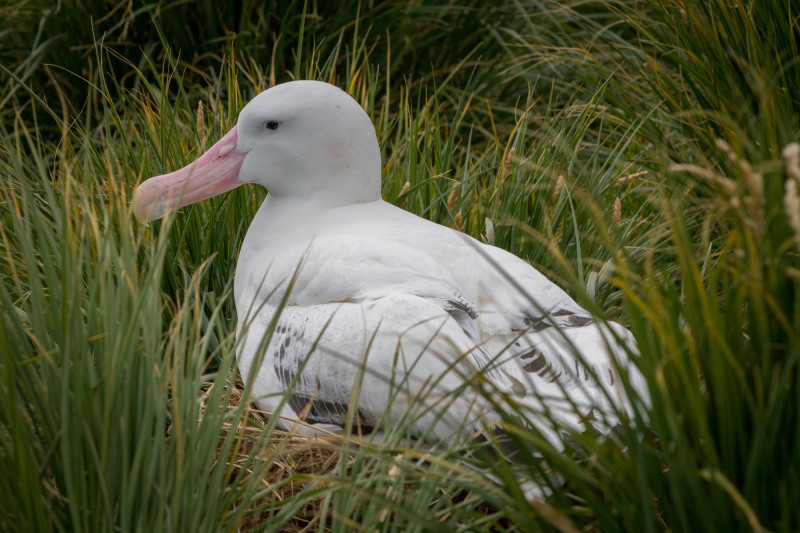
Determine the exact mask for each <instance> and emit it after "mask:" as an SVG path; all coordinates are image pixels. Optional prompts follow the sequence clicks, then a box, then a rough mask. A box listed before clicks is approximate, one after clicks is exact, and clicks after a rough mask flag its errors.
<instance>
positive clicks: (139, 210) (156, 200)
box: [133, 126, 247, 223]
mask: <svg viewBox="0 0 800 533" xmlns="http://www.w3.org/2000/svg"><path fill="white" fill-rule="evenodd" d="M237 139H238V135H237V133H236V127H235V126H234V127H233V129H232V130H231V131H229V132H228V133H226V134H225V136H224V137H223V138H222V139H220V140H219V141H218V142H217V143H216V144H215V145H214V146H212V147H211V148H210V149H209V150H208V151H207V152H206V153H204V154H203V155H202V156H200V158H199V159H198V160H197V161H195V162H193V163H191V164H189V165H187V166H185V167H183V168H182V169H180V170H176V171H175V172H171V173H169V174H164V175H163V176H155V177H153V178H150V179H149V180H147V181H145V182H144V183H142V184H141V185H139V187H137V189H136V192H135V193H134V195H133V212H134V214H135V215H136V218H138V219H139V221H140V222H142V223H145V222H150V221H151V220H156V219H159V218H161V217H163V216H164V214H165V213H166V212H167V211H174V210H176V209H180V208H181V207H183V206H185V205H189V204H193V203H195V202H199V201H201V200H205V199H207V198H211V197H212V196H216V195H218V194H222V193H224V192H225V191H229V190H231V189H233V188H235V187H238V186H239V185H241V184H242V183H241V182H240V181H239V179H238V178H239V169H241V168H242V162H243V161H244V158H245V156H246V155H247V154H246V153H243V152H238V151H236V141H237Z"/></svg>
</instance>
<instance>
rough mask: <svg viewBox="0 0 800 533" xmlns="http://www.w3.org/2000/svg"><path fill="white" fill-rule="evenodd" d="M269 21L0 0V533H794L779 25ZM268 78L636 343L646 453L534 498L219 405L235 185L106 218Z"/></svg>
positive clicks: (620, 14)
mask: <svg viewBox="0 0 800 533" xmlns="http://www.w3.org/2000/svg"><path fill="white" fill-rule="evenodd" d="M281 4H282V3H279V2H268V3H265V4H262V3H260V2H243V3H241V5H240V4H239V3H235V2H231V3H230V5H218V4H216V3H212V2H200V3H197V4H189V3H180V2H179V3H168V2H165V3H162V4H158V3H139V2H130V3H122V4H119V5H116V4H112V3H106V2H101V1H94V2H85V3H78V2H72V1H65V2H61V3H60V4H59V5H58V8H57V9H56V8H54V7H53V6H51V3H50V2H22V3H19V4H17V5H7V6H5V7H0V13H2V16H3V20H4V23H3V25H2V27H0V65H2V68H0V243H1V244H0V281H1V282H0V300H2V314H0V472H2V475H0V530H15V531H44V530H58V531H111V530H113V529H115V528H119V529H121V530H123V531H131V530H137V531H140V530H141V531H167V530H171V531H232V530H236V529H237V528H244V529H260V530H265V531H277V530H282V529H289V530H291V529H300V528H302V527H303V526H305V525H306V524H310V528H311V530H335V531H350V530H353V529H359V528H362V527H363V529H364V530H369V531H374V530H381V531H384V530H394V531H414V530H416V531H420V530H435V531H444V530H459V531H460V530H478V529H481V530H488V529H492V528H493V529H495V530H522V531H538V530H546V531H551V530H558V531H587V530H597V531H604V532H609V531H622V530H631V531H665V530H671V531H743V530H759V531H797V530H799V529H800V518H799V517H800V513H798V512H797V502H800V387H798V382H797V380H798V370H800V363H798V359H799V358H800V338H799V336H800V307H798V303H800V256H799V255H798V253H799V252H800V197H799V196H798V189H800V148H797V147H796V145H795V146H794V147H793V146H791V145H790V143H792V142H796V141H798V140H800V53H798V47H800V27H798V19H799V18H800V8H798V6H797V5H796V3H793V2H789V1H771V2H751V3H747V2H745V3H738V4H737V3H735V2H727V1H723V0H714V1H711V2H702V3H701V2H697V3H695V4H697V5H690V3H688V2H681V1H678V0H674V1H670V0H655V1H653V2H635V1H630V2H623V1H620V2H608V3H607V2H603V3H600V2H596V3H594V2H583V1H567V2H548V1H529V2H505V1H504V2H479V1H470V0H464V1H463V2H459V3H456V2H445V1H440V2H426V3H424V4H423V3H422V2H374V3H373V2H364V3H363V4H364V5H363V6H362V7H361V10H360V13H357V12H356V11H353V10H352V7H351V6H352V3H351V2H335V1H334V2H308V3H307V5H304V4H303V3H302V2H294V3H284V4H286V5H281ZM374 4H377V5H374ZM373 5H374V6H373ZM370 6H373V7H370ZM304 13H305V14H304ZM294 78H316V79H322V80H326V81H331V82H332V83H335V84H337V85H339V86H340V87H342V88H344V89H346V90H348V91H349V92H350V93H351V94H352V95H353V96H354V97H355V98H356V99H357V100H359V101H360V102H361V103H362V105H363V106H364V107H365V108H366V109H367V110H368V112H369V113H370V115H371V116H372V117H373V118H374V121H375V125H376V129H377V131H378V135H379V139H380V141H381V146H382V150H383V155H384V163H385V168H384V176H383V190H384V197H385V198H386V199H387V200H388V201H392V202H396V203H398V204H400V203H402V204H403V206H404V208H405V209H407V210H409V211H412V212H414V213H417V214H420V215H422V216H424V217H427V218H429V219H432V220H435V221H437V222H440V223H443V224H448V225H451V226H458V227H460V228H463V230H464V231H465V232H467V233H469V234H471V235H473V236H481V235H483V236H484V238H485V239H489V240H494V242H495V243H496V244H498V245H499V246H502V247H503V248H506V249H509V250H511V251H513V252H514V253H517V254H518V255H520V256H522V257H524V258H526V259H527V260H529V261H530V262H531V263H532V264H534V265H535V266H537V268H539V269H540V270H542V271H543V272H545V273H546V274H548V275H549V276H550V277H551V278H552V279H555V280H558V281H559V283H560V284H561V285H562V286H565V287H567V288H568V290H569V291H570V292H571V293H572V294H573V295H574V296H575V297H576V298H577V299H578V300H579V301H580V302H581V303H582V304H583V305H584V306H586V307H587V308H588V309H591V310H592V311H593V312H595V313H598V314H600V315H604V316H607V317H610V318H613V319H615V320H618V321H621V322H623V323H625V324H628V325H629V326H630V328H631V330H632V331H633V332H634V334H635V336H636V338H637V341H638V344H639V349H640V351H641V352H642V354H643V356H642V358H641V367H642V370H643V372H644V373H645V375H646V376H647V378H648V381H649V383H650V387H651V391H652V396H653V408H652V410H651V412H650V413H649V414H648V416H649V430H648V432H647V435H646V436H645V437H644V438H643V439H637V438H635V437H634V436H633V433H632V431H626V430H623V431H622V432H621V437H620V438H621V439H622V440H623V441H625V443H626V445H627V449H626V451H624V452H623V451H620V447H619V446H616V445H614V444H613V443H611V442H609V441H602V440H600V441H598V440H596V439H594V438H593V437H591V436H587V435H580V436H575V438H576V439H577V440H578V441H579V442H580V444H581V446H582V448H583V450H582V451H581V452H580V453H578V452H577V451H576V452H571V453H566V454H552V453H550V452H548V450H547V449H546V447H543V449H542V453H543V454H544V455H545V456H546V457H548V459H549V462H550V465H551V466H552V467H553V468H554V469H555V470H557V471H558V472H559V473H560V474H561V475H562V476H563V477H564V478H565V480H566V485H565V488H563V489H562V488H557V490H556V491H555V493H554V495H553V496H552V497H551V498H549V499H548V500H547V501H546V502H540V501H534V502H528V501H526V500H525V498H524V497H523V496H522V495H521V493H520V492H519V491H518V490H517V489H516V481H514V478H513V477H511V476H508V475H505V474H501V475H500V479H501V484H500V485H496V484H494V483H492V482H490V481H489V480H487V479H486V478H484V477H482V476H480V475H478V474H477V473H476V472H475V471H473V470H471V469H467V468H465V467H464V466H463V463H462V461H461V460H462V458H463V456H464V455H463V453H462V452H463V451H462V450H459V449H441V450H440V449H434V450H430V451H423V450H421V449H414V448H411V449H401V448H400V447H399V446H392V445H390V444H389V445H387V446H386V447H385V449H371V448H370V447H363V446H362V447H354V446H353V445H352V443H349V442H347V441H345V443H344V447H345V448H344V450H341V448H340V447H339V448H332V449H330V450H329V449H327V448H325V447H322V448H320V447H319V446H318V445H315V444H314V443H302V442H301V443H298V442H296V441H293V440H290V439H287V438H286V437H285V436H284V435H283V434H280V433H279V432H273V431H272V425H271V424H270V423H269V422H266V421H264V420H263V419H262V418H260V417H258V416H256V415H254V414H253V413H252V412H251V411H250V407H249V404H248V402H246V401H244V402H239V401H238V400H239V398H240V395H241V390H242V386H241V384H239V385H238V386H237V384H236V382H235V378H236V369H235V363H234V353H233V347H234V342H233V336H232V334H233V328H234V324H235V316H234V310H233V306H232V300H231V297H230V288H231V280H232V275H233V269H234V267H235V259H236V255H237V250H238V246H239V245H240V243H241V239H242V237H243V235H244V231H245V230H246V228H247V226H248V224H249V220H250V218H251V217H252V215H253V213H254V212H255V209H256V208H257V206H258V204H259V202H260V200H261V198H262V197H263V191H260V190H255V189H252V188H248V187H243V188H240V189H239V190H236V191H234V192H233V193H229V194H227V195H225V196H222V197H219V198H215V199H212V200H209V201H206V202H204V203H202V204H198V205H195V206H192V207H190V208H187V209H184V210H183V211H182V212H181V213H178V214H177V215H176V216H174V217H173V218H172V219H171V220H170V221H167V222H163V223H161V222H159V223H155V224H153V225H152V227H150V228H145V227H143V226H140V225H139V224H138V223H136V222H135V221H134V220H133V219H132V217H131V212H130V208H129V203H130V199H131V197H132V192H133V189H134V187H135V185H136V184H137V183H138V182H140V181H142V180H144V179H146V178H147V177H149V176H151V175H153V174H158V173H162V172H163V171H168V170H172V169H175V168H177V167H179V166H182V165H183V164H184V163H185V162H187V161H189V160H190V159H192V158H193V157H195V156H196V155H198V154H199V153H201V152H202V151H203V150H204V149H205V148H207V147H208V146H210V145H211V144H212V143H213V142H214V140H216V139H217V138H218V137H219V136H220V135H221V134H222V133H223V132H225V131H227V129H228V128H229V127H230V126H231V125H232V124H233V123H234V122H235V120H236V115H237V113H238V110H239V109H240V108H241V107H242V105H243V103H244V102H246V101H247V100H248V99H250V98H251V97H252V96H253V95H255V94H257V93H258V92H259V91H261V90H263V89H265V88H267V87H269V86H270V85H272V84H274V83H278V82H282V81H288V80H290V79H294ZM787 146H789V147H788V148H787V149H786V150H784V149H785V148H786V147H787ZM406 184H407V185H406ZM487 220H488V221H487ZM245 390H246V387H245ZM639 425H640V426H641V422H640V423H639ZM520 439H521V440H530V441H533V442H535V443H538V444H540V445H541V441H540V439H537V436H536V435H533V434H529V433H527V432H524V431H523V432H522V433H521V434H520ZM521 447H522V448H525V447H524V446H521ZM532 463H534V461H532ZM531 468H532V469H533V470H535V469H536V466H535V465H534V466H531Z"/></svg>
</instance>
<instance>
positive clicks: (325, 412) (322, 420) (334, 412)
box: [288, 394, 375, 434]
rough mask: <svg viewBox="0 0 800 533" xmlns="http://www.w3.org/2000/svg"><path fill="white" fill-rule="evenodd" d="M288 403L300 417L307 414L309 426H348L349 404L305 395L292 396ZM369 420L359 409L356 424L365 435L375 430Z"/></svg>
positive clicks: (305, 418) (306, 419)
mask: <svg viewBox="0 0 800 533" xmlns="http://www.w3.org/2000/svg"><path fill="white" fill-rule="evenodd" d="M288 403H289V407H291V408H292V410H293V411H294V412H295V414H296V415H297V416H298V417H300V416H302V415H303V414H304V413H305V417H304V420H305V421H306V422H307V423H309V424H334V425H337V426H340V427H345V425H346V424H347V413H348V409H349V406H348V405H347V404H344V403H340V402H332V401H328V400H323V399H320V398H309V397H308V396H305V395H303V394H290V395H289V400H288ZM367 420H368V418H367V416H366V415H365V414H364V412H363V411H362V410H361V409H357V410H356V418H355V420H354V423H355V425H356V427H357V428H360V430H361V432H362V433H365V434H366V433H372V432H373V431H374V430H375V426H374V425H373V424H371V423H369V422H368V421H367Z"/></svg>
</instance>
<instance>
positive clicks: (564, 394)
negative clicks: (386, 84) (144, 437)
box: [134, 81, 649, 445]
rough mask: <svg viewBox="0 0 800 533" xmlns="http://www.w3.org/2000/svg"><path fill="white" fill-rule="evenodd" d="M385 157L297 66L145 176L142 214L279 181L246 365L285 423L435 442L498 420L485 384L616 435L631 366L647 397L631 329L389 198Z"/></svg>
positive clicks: (264, 223)
mask: <svg viewBox="0 0 800 533" xmlns="http://www.w3.org/2000/svg"><path fill="white" fill-rule="evenodd" d="M380 167H381V164H380V152H379V149H378V144H377V140H376V137H375V132H374V129H373V126H372V124H371V122H370V120H369V118H368V117H367V115H366V113H364V111H363V110H362V109H361V108H360V106H358V104H357V103H356V102H355V101H354V100H353V99H352V98H350V97H349V96H348V95H347V94H346V93H344V92H342V91H341V90H339V89H337V88H335V87H333V86H331V85H328V84H325V83H320V82H310V81H302V82H300V81H298V82H291V83H287V84H283V85H278V86H276V87H273V88H272V89H269V90H267V91H265V92H263V93H261V94H260V95H259V96H257V97H256V98H255V99H254V100H253V101H252V102H250V103H249V104H248V105H247V106H246V107H245V108H244V109H243V110H242V112H241V114H240V115H239V120H238V123H237V125H236V127H235V128H234V129H233V130H231V132H229V133H228V134H227V135H226V136H225V137H224V138H223V139H222V140H221V141H220V142H218V143H217V144H216V145H214V147H212V148H211V150H209V152H207V153H206V154H205V155H204V156H202V157H201V158H200V159H198V161H197V162H196V163H194V164H193V165H190V166H189V167H186V168H184V169H181V170H179V171H176V172H174V173H172V174H168V175H165V176H159V177H156V178H153V179H151V180H148V181H147V182H145V183H143V184H142V185H141V186H140V188H139V189H138V190H137V194H136V198H135V200H134V209H135V212H136V213H137V216H139V218H140V219H142V220H151V219H154V218H158V217H160V216H162V215H163V214H164V212H165V211H166V210H168V209H175V208H178V207H180V206H182V205H186V204H187V203H191V202H195V201H199V200H201V199H203V198H207V197H209V196H213V195H215V194H219V193H220V192H223V191H225V190H228V189H230V188H232V187H235V186H237V185H239V184H241V183H247V182H250V183H258V184H261V185H263V186H265V187H266V188H267V190H268V191H269V195H268V196H267V199H266V200H265V202H264V204H263V205H262V206H261V208H260V209H259V211H258V213H257V214H256V216H255V218H254V219H253V221H252V223H251V225H250V228H249V230H248V232H247V236H246V237H245V240H244V243H243V244H242V249H241V252H240V255H239V259H238V264H237V269H236V279H235V288H234V289H235V294H234V296H235V300H236V308H237V313H238V316H239V326H238V334H239V335H240V336H241V337H242V339H241V344H240V348H239V353H238V356H239V367H240V370H241V372H242V375H243V376H248V375H249V373H250V372H257V376H256V377H255V382H254V383H255V384H254V397H255V402H256V404H257V405H258V406H259V407H260V408H262V409H264V410H265V411H268V412H270V413H274V414H276V415H279V416H280V417H281V421H280V423H279V425H280V426H281V427H283V428H285V429H292V430H293V431H296V432H299V433H312V434H313V433H317V432H327V431H341V430H342V428H343V426H344V425H345V424H346V423H347V419H348V412H349V413H350V417H351V418H352V419H353V420H354V421H355V423H356V425H357V426H358V427H360V429H361V430H362V431H365V432H368V431H370V430H371V429H372V428H374V427H375V426H383V428H385V426H386V425H387V424H392V425H394V424H400V423H407V424H408V425H409V430H410V432H411V433H412V434H414V435H417V436H419V435H422V436H425V438H427V439H430V440H447V439H451V438H453V437H454V436H455V437H460V438H461V437H467V436H469V435H474V434H476V433H480V432H481V431H483V430H484V429H485V428H486V427H487V426H492V425H493V424H496V423H497V421H498V415H497V413H496V412H495V410H494V408H493V406H492V401H490V400H488V399H487V398H491V397H492V394H489V396H488V397H484V396H483V395H481V394H478V393H477V392H476V391H477V388H478V387H479V386H483V387H484V388H485V390H494V391H495V393H494V395H495V396H497V393H498V392H499V393H502V394H507V395H508V396H509V398H510V399H511V401H515V402H518V403H519V404H521V405H523V406H525V407H526V408H528V409H530V411H531V413H532V414H531V416H530V417H529V418H530V419H531V420H532V421H533V423H534V424H535V425H536V426H537V427H538V429H540V430H541V431H542V432H543V433H544V434H545V435H546V436H547V437H548V438H549V439H550V440H551V441H552V442H553V443H554V444H556V445H560V443H561V440H560V437H559V434H558V430H557V427H554V426H558V427H561V428H572V429H575V430H578V431H581V430H583V429H586V427H585V426H586V425H587V423H590V424H591V425H592V426H593V427H594V429H596V430H598V431H601V432H606V431H608V430H609V429H610V428H612V427H613V426H614V425H616V424H617V423H618V422H619V420H618V417H619V414H620V413H626V412H630V410H631V408H632V406H631V402H630V400H629V399H628V396H627V395H626V393H625V388H624V387H623V383H622V381H621V379H620V377H621V376H625V377H626V379H627V380H628V381H629V383H630V385H631V389H632V390H633V391H635V393H636V396H637V397H638V398H639V400H640V401H642V402H645V403H646V402H648V401H649V400H648V394H647V389H646V386H645V383H644V380H643V378H642V376H641V374H640V373H639V371H638V369H637V368H636V367H635V366H634V365H633V364H632V363H631V361H630V359H629V357H628V352H632V353H635V344H634V341H633V339H632V337H631V335H630V333H629V332H628V331H627V330H625V329H624V328H623V327H621V326H619V325H618V324H614V323H609V324H602V323H599V322H596V321H594V320H592V317H591V316H590V315H589V314H588V313H587V312H586V311H584V310H583V309H581V307H579V306H578V305H577V304H576V303H575V302H574V301H573V300H572V299H571V298H570V297H569V296H568V295H567V294H566V293H565V292H564V291H562V290H561V289H560V288H558V287H557V286H555V285H554V284H553V283H551V282H550V281H549V280H547V279H546V278H545V277H544V276H542V275H541V274H540V273H539V272H538V271H536V270H535V269H533V268H532V267H531V266H530V265H528V264H526V263H525V262H524V261H522V260H521V259H519V258H517V257H515V256H513V255H512V254H509V253H507V252H505V251H503V250H501V249H499V248H495V247H493V246H488V245H485V244H482V243H480V242H478V241H476V240H474V239H472V238H470V237H468V236H466V235H464V234H462V233H460V232H457V231H454V230H451V229H449V228H445V227H443V226H440V225H437V224H434V223H432V222H429V221H427V220H424V219H422V218H419V217H417V216H415V215H412V214H410V213H407V212H405V211H403V210H401V209H399V208H397V207H395V206H392V205H390V204H388V203H386V202H384V201H383V200H381V198H380ZM273 330H274V332H273ZM626 346H627V349H626V348H625V347H626ZM577 354H580V356H578V355H577ZM579 359H583V363H585V364H583V363H581V362H580V361H579ZM587 369H590V370H589V371H587ZM287 394H288V396H287ZM409 409H411V410H409ZM410 412H413V413H415V414H414V415H413V416H409V413H410ZM545 412H546V413H549V416H545V415H544V413H545ZM299 418H302V419H303V423H298V422H297V420H298V419H299ZM379 429H380V428H379Z"/></svg>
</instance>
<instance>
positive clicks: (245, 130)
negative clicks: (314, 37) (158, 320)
mask: <svg viewBox="0 0 800 533" xmlns="http://www.w3.org/2000/svg"><path fill="white" fill-rule="evenodd" d="M380 172H381V157H380V150H379V148H378V141H377V139H376V136H375V129H374V128H373V126H372V122H371V121H370V119H369V117H368V116H367V114H366V113H365V112H364V110H363V109H362V108H361V106H359V105H358V103H357V102H356V101H355V100H353V99H352V98H351V97H350V96H348V95H347V93H345V92H344V91H342V90H340V89H338V88H336V87H334V86H333V85H329V84H327V83H322V82H318V81H293V82H289V83H284V84H281V85H276V86H275V87H272V88H271V89H268V90H266V91H264V92H262V93H261V94H259V95H258V96H256V97H255V98H254V99H253V100H252V101H251V102H250V103H248V104H247V105H246V106H245V108H244V109H242V112H241V113H239V119H238V121H237V123H236V126H234V127H233V129H231V131H229V132H228V133H227V134H225V136H224V137H222V139H220V140H219V141H218V142H217V143H216V144H215V145H214V146H212V147H211V149H209V150H208V151H207V152H206V153H205V154H203V155H202V156H200V158H199V159H197V160H196V161H194V162H193V163H191V164H189V165H188V166H186V167H184V168H182V169H180V170H176V171H175V172H172V173H170V174H164V175H163V176H156V177H154V178H151V179H149V180H147V181H145V182H144V183H142V184H141V185H140V186H139V187H138V188H137V189H136V193H135V195H134V199H133V211H134V213H135V214H136V217H137V218H138V219H139V220H140V221H142V222H148V221H151V220H156V219H158V218H161V217H163V216H164V214H165V213H166V212H167V211H168V210H175V209H178V208H180V207H183V206H185V205H189V204H192V203H195V202H199V201H201V200H205V199H206V198H211V197H212V196H216V195H218V194H221V193H223V192H225V191H229V190H231V189H233V188H234V187H237V186H239V185H241V184H243V183H257V184H260V185H263V186H264V187H266V188H267V190H268V191H269V194H270V196H271V197H273V198H275V199H278V198H287V199H295V200H299V201H302V202H306V203H313V204H319V205H325V206H340V205H348V204H355V203H361V202H371V201H375V200H378V199H380Z"/></svg>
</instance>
